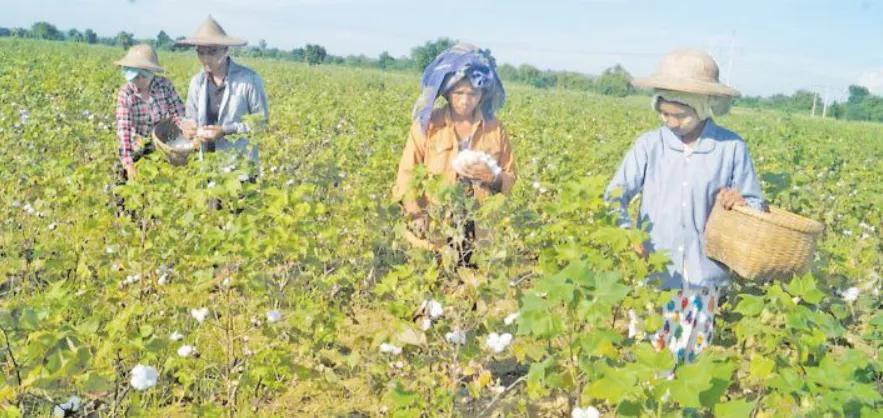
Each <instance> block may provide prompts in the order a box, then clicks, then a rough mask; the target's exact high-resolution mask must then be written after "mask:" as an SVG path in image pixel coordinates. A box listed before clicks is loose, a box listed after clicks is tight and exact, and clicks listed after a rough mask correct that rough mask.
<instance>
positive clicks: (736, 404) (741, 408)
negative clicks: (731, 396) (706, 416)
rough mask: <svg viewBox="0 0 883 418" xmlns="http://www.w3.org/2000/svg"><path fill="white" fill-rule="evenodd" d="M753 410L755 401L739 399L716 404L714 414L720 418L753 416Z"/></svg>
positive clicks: (746, 417)
mask: <svg viewBox="0 0 883 418" xmlns="http://www.w3.org/2000/svg"><path fill="white" fill-rule="evenodd" d="M752 410H754V404H753V403H751V402H748V401H746V400H742V399H737V400H734V401H729V402H724V403H719V404H717V405H715V406H714V416H715V417H718V418H748V417H750V416H751V411H752Z"/></svg>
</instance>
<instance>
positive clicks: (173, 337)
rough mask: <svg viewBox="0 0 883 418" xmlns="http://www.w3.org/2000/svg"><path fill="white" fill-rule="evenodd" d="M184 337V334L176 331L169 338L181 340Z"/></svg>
mask: <svg viewBox="0 0 883 418" xmlns="http://www.w3.org/2000/svg"><path fill="white" fill-rule="evenodd" d="M183 338H184V335H182V334H181V333H180V332H178V331H175V332H173V333H172V335H169V339H170V340H172V341H181V340H182V339H183Z"/></svg>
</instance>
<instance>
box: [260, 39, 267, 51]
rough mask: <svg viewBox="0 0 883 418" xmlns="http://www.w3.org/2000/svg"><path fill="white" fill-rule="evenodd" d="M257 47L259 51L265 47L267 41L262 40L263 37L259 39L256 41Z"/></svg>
mask: <svg viewBox="0 0 883 418" xmlns="http://www.w3.org/2000/svg"><path fill="white" fill-rule="evenodd" d="M258 48H260V49H261V51H263V50H265V49H267V41H265V40H263V39H261V40H260V41H258Z"/></svg>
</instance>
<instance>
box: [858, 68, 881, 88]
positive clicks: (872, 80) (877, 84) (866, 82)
mask: <svg viewBox="0 0 883 418" xmlns="http://www.w3.org/2000/svg"><path fill="white" fill-rule="evenodd" d="M858 84H860V85H862V86H865V87H867V88H868V90H870V91H871V93H875V94H883V69H880V70H876V71H867V72H865V73H863V74H862V75H861V76H859V78H858Z"/></svg>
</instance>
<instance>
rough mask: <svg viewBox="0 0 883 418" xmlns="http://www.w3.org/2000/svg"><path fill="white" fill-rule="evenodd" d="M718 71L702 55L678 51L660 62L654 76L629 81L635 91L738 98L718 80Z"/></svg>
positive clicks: (690, 50)
mask: <svg viewBox="0 0 883 418" xmlns="http://www.w3.org/2000/svg"><path fill="white" fill-rule="evenodd" d="M719 74H720V70H719V69H718V66H717V63H716V62H714V59H713V58H711V56H710V55H708V54H706V53H705V52H702V51H698V50H694V49H679V50H675V51H672V52H670V53H668V54H666V55H665V56H664V57H663V58H662V63H661V64H660V65H659V70H657V71H656V74H653V75H651V76H650V77H646V78H639V79H636V80H634V81H632V84H634V85H635V86H638V87H646V88H654V89H663V90H674V91H683V92H687V93H695V94H706V95H709V96H727V97H739V96H740V95H741V94H740V93H739V91H738V90H736V89H734V88H732V87H730V86H727V85H724V84H722V83H721V82H720V80H719V79H718V76H719Z"/></svg>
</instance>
